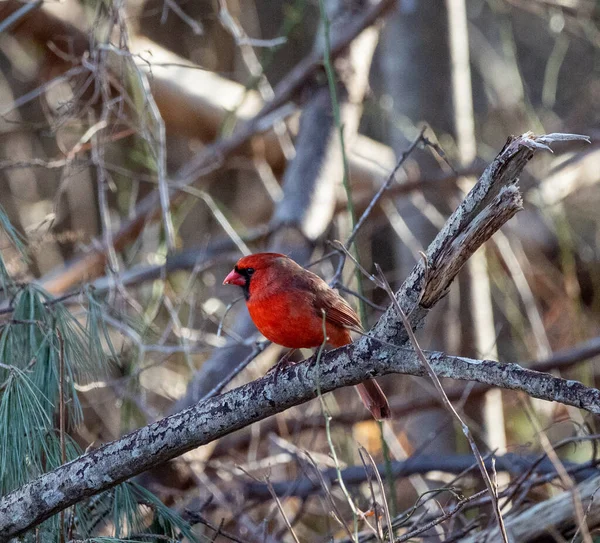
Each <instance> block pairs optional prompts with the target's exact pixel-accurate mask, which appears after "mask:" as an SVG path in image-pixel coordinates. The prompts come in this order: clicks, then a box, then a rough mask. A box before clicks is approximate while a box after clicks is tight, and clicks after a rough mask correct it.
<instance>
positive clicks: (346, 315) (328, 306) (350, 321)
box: [315, 287, 362, 330]
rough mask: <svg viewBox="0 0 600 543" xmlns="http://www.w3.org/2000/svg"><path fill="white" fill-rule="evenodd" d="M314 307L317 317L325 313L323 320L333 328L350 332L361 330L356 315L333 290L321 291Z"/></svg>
mask: <svg viewBox="0 0 600 543" xmlns="http://www.w3.org/2000/svg"><path fill="white" fill-rule="evenodd" d="M315 307H316V309H317V312H318V314H319V316H322V313H321V312H322V311H325V319H326V320H327V321H328V322H330V323H331V324H333V325H335V326H341V327H344V328H350V329H352V330H362V326H361V324H360V319H359V318H358V315H357V314H356V312H355V311H354V309H352V308H351V307H350V305H349V304H348V302H346V300H344V298H342V297H341V296H340V295H339V294H337V293H336V292H335V291H334V290H331V289H330V288H329V287H327V290H321V291H320V292H319V294H318V295H317V297H316V301H315Z"/></svg>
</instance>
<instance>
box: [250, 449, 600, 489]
mask: <svg viewBox="0 0 600 543" xmlns="http://www.w3.org/2000/svg"><path fill="white" fill-rule="evenodd" d="M484 462H485V467H486V469H488V470H490V471H492V470H495V471H497V472H499V473H500V472H507V473H510V474H511V475H521V474H523V473H527V472H528V471H530V470H531V469H532V468H534V471H536V472H538V473H543V474H550V473H556V468H555V467H554V465H553V464H552V462H551V461H550V460H549V459H548V458H544V459H542V460H540V459H539V457H536V456H522V455H519V454H513V453H507V454H504V455H501V456H494V457H493V458H492V457H491V456H489V457H487V458H485V459H484ZM565 468H566V469H569V470H570V471H572V470H575V469H577V470H579V469H582V470H583V472H584V473H583V476H580V479H581V480H583V479H585V478H590V477H593V476H595V475H598V470H597V469H596V468H594V467H591V466H589V465H587V466H585V467H584V466H580V465H578V464H576V463H573V462H567V463H566V464H565ZM385 469H386V466H385V464H378V465H377V471H379V473H380V474H381V475H382V476H385V474H386V472H385ZM391 470H392V475H393V476H394V478H400V477H410V476H411V475H415V474H426V473H429V472H431V471H441V472H444V473H452V474H456V475H460V474H462V473H463V472H465V471H467V470H471V471H473V473H474V474H476V473H477V464H476V463H475V460H474V459H473V455H471V454H454V455H418V456H414V457H411V458H408V459H407V460H396V461H394V462H392V464H391ZM369 471H370V470H366V469H365V467H364V466H362V465H360V466H351V467H349V468H346V469H344V470H342V477H343V479H344V483H345V484H346V485H358V484H361V483H363V482H365V481H366V480H368V478H369ZM321 480H323V481H325V482H326V483H328V484H331V485H335V484H338V470H337V468H329V469H326V470H323V471H322V472H321V475H320V476H319V477H318V478H316V477H300V478H298V479H295V480H294V479H292V480H290V481H278V482H271V488H272V491H273V492H275V494H277V496H281V497H283V496H285V497H289V496H296V497H299V498H307V497H308V496H310V495H311V494H314V493H316V492H320V491H321V490H322V489H323V486H322V483H321ZM243 492H244V496H245V497H246V498H248V499H251V500H269V499H270V498H272V493H271V491H270V490H269V488H268V485H267V484H266V483H263V482H261V481H249V482H246V483H245V484H244V489H243Z"/></svg>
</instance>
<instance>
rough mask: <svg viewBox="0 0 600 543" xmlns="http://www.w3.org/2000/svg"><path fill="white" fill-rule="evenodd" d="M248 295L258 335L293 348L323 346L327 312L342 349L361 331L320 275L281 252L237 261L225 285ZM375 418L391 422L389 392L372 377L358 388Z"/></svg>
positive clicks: (331, 337)
mask: <svg viewBox="0 0 600 543" xmlns="http://www.w3.org/2000/svg"><path fill="white" fill-rule="evenodd" d="M223 284H224V285H238V286H240V287H242V290H243V291H244V297H245V298H246V305H247V306H248V311H249V312H250V317H251V318H252V320H253V321H254V324H255V325H256V327H257V328H258V330H259V331H260V333H261V334H262V335H263V336H265V337H266V338H267V339H269V340H271V341H272V342H273V343H277V344H278V345H282V346H283V347H288V348H290V349H308V348H315V347H319V346H320V345H322V344H323V311H324V312H325V329H326V331H327V342H328V343H329V344H330V345H332V346H333V347H341V346H343V345H347V344H348V343H351V342H352V337H351V336H350V329H352V328H353V329H360V320H359V319H358V315H357V314H356V313H355V311H354V310H353V309H352V308H351V307H350V306H349V305H348V303H347V302H346V300H344V299H343V298H342V297H341V296H340V295H339V294H337V293H336V292H335V291H334V290H333V289H331V288H330V287H329V285H327V283H325V281H323V279H321V278H320V277H319V276H318V275H315V274H314V273H312V272H310V271H308V270H305V269H304V268H302V267H301V266H299V265H298V264H296V262H294V261H293V260H292V259H291V258H288V257H287V256H285V255H282V254H279V253H257V254H254V255H250V256H245V257H243V258H241V259H240V260H238V262H237V264H236V265H235V268H234V269H233V270H232V271H231V272H230V273H229V275H228V276H227V277H226V278H225V281H223ZM356 389H357V391H358V393H359V394H360V397H361V399H362V401H363V403H364V404H365V406H366V407H367V409H368V410H369V411H370V412H371V413H372V415H373V417H375V419H377V420H381V419H387V418H390V406H389V404H388V401H387V398H386V397H385V394H384V393H383V391H382V390H381V388H380V387H379V385H378V384H377V382H376V381H375V380H373V379H369V380H368V381H365V382H364V383H361V384H360V385H357V387H356Z"/></svg>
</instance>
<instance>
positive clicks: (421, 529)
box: [394, 490, 486, 543]
mask: <svg viewBox="0 0 600 543" xmlns="http://www.w3.org/2000/svg"><path fill="white" fill-rule="evenodd" d="M485 492H486V491H485V490H482V491H481V492H478V493H477V494H473V495H472V496H469V497H468V498H464V499H462V500H460V501H459V502H458V503H457V504H456V505H455V506H454V507H453V508H452V509H449V510H448V511H446V512H445V513H444V514H443V515H440V516H439V517H437V518H435V519H433V520H432V521H431V522H428V523H427V524H424V525H423V526H419V527H418V528H415V529H414V530H413V531H412V532H408V533H407V534H404V535H403V536H401V537H398V538H396V539H395V541H394V543H403V542H404V541H409V540H411V539H413V538H414V537H416V536H418V535H420V534H422V533H424V532H426V531H427V530H430V529H431V528H433V527H435V526H437V525H438V524H441V523H442V522H444V521H445V520H448V519H449V518H451V517H453V516H454V515H456V514H457V513H458V512H459V511H460V510H461V509H462V508H463V507H464V506H465V505H467V504H468V503H469V502H470V501H473V500H475V499H476V498H478V497H479V496H481V495H482V494H485Z"/></svg>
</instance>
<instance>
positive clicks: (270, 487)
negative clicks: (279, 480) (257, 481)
mask: <svg viewBox="0 0 600 543" xmlns="http://www.w3.org/2000/svg"><path fill="white" fill-rule="evenodd" d="M265 481H266V484H267V487H268V488H269V490H270V491H271V496H272V498H273V500H275V503H276V504H277V508H278V509H279V512H280V513H281V516H282V517H283V521H284V522H285V525H286V526H287V528H288V530H289V532H290V534H292V537H293V538H294V541H295V542H296V543H300V540H299V539H298V536H297V535H296V532H295V531H294V528H293V527H292V525H291V524H290V521H289V519H288V518H287V515H286V514H285V510H284V509H283V505H281V501H280V499H279V496H277V494H275V492H274V491H273V486H272V485H271V480H270V479H269V477H267V478H266V479H265Z"/></svg>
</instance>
